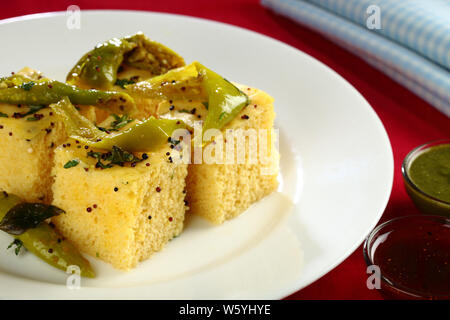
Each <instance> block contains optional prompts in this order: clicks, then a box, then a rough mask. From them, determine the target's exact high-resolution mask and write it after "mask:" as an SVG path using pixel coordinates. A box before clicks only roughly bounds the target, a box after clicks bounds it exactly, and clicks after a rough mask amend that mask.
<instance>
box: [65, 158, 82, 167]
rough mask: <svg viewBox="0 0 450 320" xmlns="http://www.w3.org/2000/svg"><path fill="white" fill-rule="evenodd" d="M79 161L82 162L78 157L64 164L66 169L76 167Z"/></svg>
mask: <svg viewBox="0 0 450 320" xmlns="http://www.w3.org/2000/svg"><path fill="white" fill-rule="evenodd" d="M79 163H80V161H79V160H77V159H74V160H70V161H67V163H66V164H65V165H64V169H69V168H72V167H75V166H77V165H78V164H79Z"/></svg>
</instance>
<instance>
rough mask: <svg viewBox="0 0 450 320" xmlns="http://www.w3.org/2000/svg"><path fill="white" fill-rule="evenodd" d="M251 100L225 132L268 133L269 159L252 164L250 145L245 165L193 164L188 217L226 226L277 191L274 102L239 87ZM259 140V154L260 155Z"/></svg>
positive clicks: (267, 97) (188, 194)
mask: <svg viewBox="0 0 450 320" xmlns="http://www.w3.org/2000/svg"><path fill="white" fill-rule="evenodd" d="M239 88H240V89H241V90H242V91H243V92H245V93H246V94H247V95H248V96H249V98H250V104H249V105H248V106H246V107H245V108H244V109H243V110H242V111H241V112H240V114H238V115H237V116H236V118H235V119H233V120H232V121H231V122H230V123H228V124H227V125H226V126H225V128H223V129H222V133H223V134H224V136H226V134H225V132H226V130H230V129H232V130H233V131H235V130H237V129H243V130H249V129H254V130H256V132H259V131H258V130H259V129H263V130H267V132H268V135H267V136H268V139H269V140H270V141H269V142H267V145H268V146H267V153H266V155H267V159H266V161H265V163H264V164H263V163H261V161H260V160H261V159H260V160H258V162H257V163H251V162H250V161H249V149H248V143H247V145H246V148H247V152H246V154H245V156H246V158H245V161H244V163H237V159H236V153H237V148H235V159H236V162H235V164H206V163H202V164H191V165H189V169H188V171H189V172H188V177H187V181H186V185H187V199H188V203H189V208H190V209H189V213H193V214H196V215H199V216H202V217H204V218H206V219H208V220H209V221H211V222H212V223H214V224H220V223H223V222H224V221H225V220H228V219H231V218H234V217H236V216H238V215H239V214H241V213H242V212H243V211H244V210H246V209H247V208H248V207H249V206H250V205H251V204H252V203H254V202H256V201H258V200H260V199H261V198H263V197H264V196H266V195H268V194H270V193H272V192H273V191H275V190H276V189H277V186H278V181H277V176H278V162H279V155H278V152H277V150H276V149H275V135H274V134H273V133H271V130H272V128H273V122H274V118H275V113H274V110H273V98H272V97H270V96H269V95H268V94H266V93H265V92H263V91H261V90H258V89H254V88H248V87H245V86H241V85H239ZM261 141H262V140H258V142H257V143H258V145H257V150H258V154H259V151H260V147H261V146H260V143H261Z"/></svg>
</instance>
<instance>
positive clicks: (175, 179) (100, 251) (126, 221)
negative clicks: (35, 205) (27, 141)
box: [52, 140, 187, 270]
mask: <svg viewBox="0 0 450 320" xmlns="http://www.w3.org/2000/svg"><path fill="white" fill-rule="evenodd" d="M88 151H90V149H85V147H84V146H81V145H80V144H77V143H76V142H75V141H73V140H72V141H71V142H69V143H66V144H64V145H62V146H60V147H58V148H57V149H55V165H54V168H53V171H52V173H53V176H54V184H53V187H52V189H53V197H54V200H53V204H54V205H56V206H58V207H60V208H62V209H63V210H65V211H66V213H65V214H62V215H60V216H58V217H55V218H53V222H54V223H55V225H56V227H57V228H58V229H59V230H60V231H61V232H62V233H63V234H64V236H66V237H67V238H69V239H70V240H71V241H72V242H73V243H74V244H75V245H76V246H77V247H78V248H79V249H80V250H81V251H84V252H86V253H88V254H90V255H92V256H97V257H98V258H100V259H102V260H104V261H106V262H109V263H111V264H112V265H113V266H114V267H116V268H118V269H122V270H128V269H130V268H133V267H135V266H136V265H137V263H138V262H139V261H142V260H145V259H147V258H148V257H150V255H152V254H153V253H154V252H156V251H159V250H161V249H162V248H163V247H164V245H165V244H166V243H167V242H168V241H169V240H170V239H172V238H173V237H175V236H177V235H179V234H180V233H181V231H182V229H183V221H184V214H185V209H186V207H185V202H184V197H185V193H186V191H185V178H186V175H187V165H186V164H175V163H173V162H171V161H169V159H168V153H170V151H171V149H170V148H169V145H168V144H167V145H164V146H163V147H161V149H160V150H158V151H155V152H151V153H147V154H146V155H145V156H143V158H146V159H145V160H143V161H141V162H139V163H137V164H136V165H135V166H130V165H129V164H125V165H124V166H118V165H114V166H113V167H111V168H107V169H100V168H96V161H97V160H96V159H94V158H92V157H89V156H87V152H88ZM71 160H78V161H79V163H78V165H76V166H73V167H71V168H64V166H65V164H66V163H68V162H69V161H71Z"/></svg>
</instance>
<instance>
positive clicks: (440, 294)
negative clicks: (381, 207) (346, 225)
mask: <svg viewBox="0 0 450 320" xmlns="http://www.w3.org/2000/svg"><path fill="white" fill-rule="evenodd" d="M364 259H365V260H366V263H367V265H368V266H377V267H378V268H376V269H375V268H373V270H379V274H378V275H377V274H376V272H375V273H374V274H373V275H374V276H375V277H376V276H378V277H379V279H378V281H379V282H378V284H379V285H380V287H379V288H378V289H381V294H382V295H383V297H385V298H387V299H402V300H411V299H412V300H448V299H450V219H448V218H446V217H443V216H439V215H437V216H433V215H412V216H404V217H400V218H395V219H392V220H389V221H387V222H385V223H383V224H381V225H379V226H378V227H376V228H375V229H374V230H373V231H372V232H371V233H370V234H369V236H368V237H367V238H366V241H365V243H364ZM376 282H377V280H375V281H374V283H375V284H376Z"/></svg>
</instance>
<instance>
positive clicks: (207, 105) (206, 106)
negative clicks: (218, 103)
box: [202, 102, 209, 110]
mask: <svg viewBox="0 0 450 320" xmlns="http://www.w3.org/2000/svg"><path fill="white" fill-rule="evenodd" d="M202 104H203V105H204V106H205V108H206V110H208V108H209V104H208V102H202Z"/></svg>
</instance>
